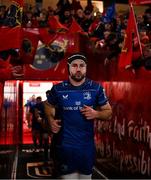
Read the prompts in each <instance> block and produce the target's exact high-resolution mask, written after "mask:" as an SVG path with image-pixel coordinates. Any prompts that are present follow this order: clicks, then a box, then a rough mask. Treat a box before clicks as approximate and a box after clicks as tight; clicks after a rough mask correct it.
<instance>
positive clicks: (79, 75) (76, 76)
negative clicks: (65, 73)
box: [70, 72, 86, 82]
mask: <svg viewBox="0 0 151 180" xmlns="http://www.w3.org/2000/svg"><path fill="white" fill-rule="evenodd" d="M70 77H71V79H73V80H74V81H76V82H80V81H82V80H83V79H84V78H85V77H86V74H82V73H80V72H77V73H76V74H70Z"/></svg>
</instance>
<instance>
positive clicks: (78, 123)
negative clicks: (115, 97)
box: [48, 79, 108, 147]
mask: <svg viewBox="0 0 151 180" xmlns="http://www.w3.org/2000/svg"><path fill="white" fill-rule="evenodd" d="M48 102H49V103H50V104H53V105H55V106H57V108H58V113H59V118H60V119H61V126H62V127H61V130H60V132H59V136H60V140H61V141H60V142H61V144H62V145H65V146H72V147H80V146H85V145H89V144H93V143H94V129H93V120H87V119H86V118H85V117H84V116H83V115H82V114H81V112H80V109H81V108H82V107H83V106H84V105H87V106H91V107H93V108H94V109H95V108H96V107H97V106H103V105H105V104H106V103H107V102H108V99H107V97H106V95H105V93H104V89H103V87H102V86H101V85H100V84H98V83H96V82H94V81H92V80H89V79H86V81H85V82H84V83H83V84H82V85H81V86H78V87H77V86H73V85H72V84H71V83H70V82H69V81H63V82H62V83H59V84H56V85H54V86H53V87H52V89H51V94H50V96H49V97H48Z"/></svg>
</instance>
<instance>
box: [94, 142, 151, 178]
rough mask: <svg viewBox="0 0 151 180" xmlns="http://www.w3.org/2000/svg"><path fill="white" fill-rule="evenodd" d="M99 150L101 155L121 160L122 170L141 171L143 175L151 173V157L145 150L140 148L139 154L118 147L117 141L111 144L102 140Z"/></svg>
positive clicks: (120, 166) (120, 167) (98, 146)
mask: <svg viewBox="0 0 151 180" xmlns="http://www.w3.org/2000/svg"><path fill="white" fill-rule="evenodd" d="M96 147H97V152H98V153H99V154H100V155H101V157H106V158H111V156H113V159H116V161H119V163H120V164H119V169H120V171H121V172H123V171H126V170H127V172H131V173H140V174H142V175H147V176H150V175H151V158H150V156H149V155H148V154H145V151H144V150H139V152H138V154H136V155H134V154H131V153H127V152H124V150H121V149H119V148H118V145H117V148H116V145H115V142H113V144H112V145H111V144H109V143H107V142H103V141H101V142H100V143H99V144H98V145H97V146H96Z"/></svg>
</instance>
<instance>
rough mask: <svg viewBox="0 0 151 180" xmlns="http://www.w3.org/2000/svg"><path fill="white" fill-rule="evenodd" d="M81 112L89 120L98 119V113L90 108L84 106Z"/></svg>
mask: <svg viewBox="0 0 151 180" xmlns="http://www.w3.org/2000/svg"><path fill="white" fill-rule="evenodd" d="M80 111H81V113H82V114H83V115H84V116H85V118H86V119H88V120H90V119H95V118H96V113H97V111H96V110H94V109H93V108H92V107H90V106H87V105H84V106H83V108H82V109H81V110H80Z"/></svg>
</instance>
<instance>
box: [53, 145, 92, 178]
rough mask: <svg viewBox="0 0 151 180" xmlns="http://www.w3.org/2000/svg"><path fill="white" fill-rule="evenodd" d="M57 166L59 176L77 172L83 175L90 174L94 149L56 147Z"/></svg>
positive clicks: (88, 147)
mask: <svg viewBox="0 0 151 180" xmlns="http://www.w3.org/2000/svg"><path fill="white" fill-rule="evenodd" d="M56 150H57V151H56V153H57V154H56V155H57V164H58V171H59V174H60V175H65V174H70V173H73V172H79V173H81V174H84V175H89V174H92V169H93V166H94V160H95V147H94V146H86V147H82V148H72V147H57V149H56Z"/></svg>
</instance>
